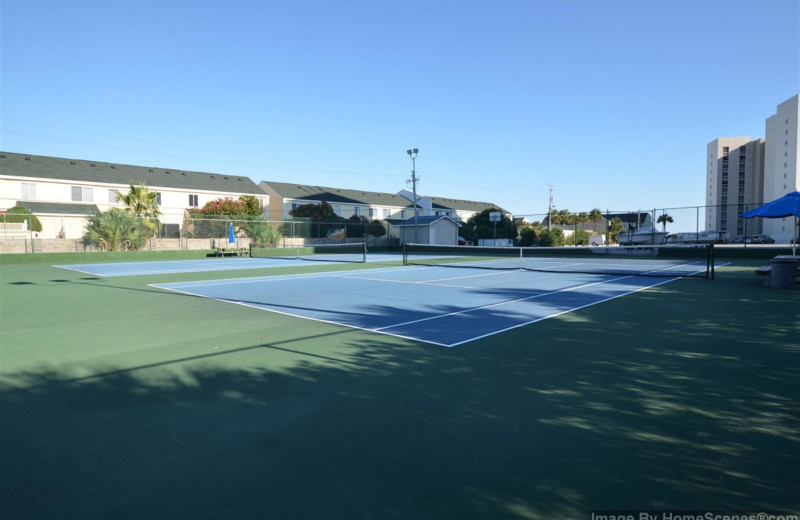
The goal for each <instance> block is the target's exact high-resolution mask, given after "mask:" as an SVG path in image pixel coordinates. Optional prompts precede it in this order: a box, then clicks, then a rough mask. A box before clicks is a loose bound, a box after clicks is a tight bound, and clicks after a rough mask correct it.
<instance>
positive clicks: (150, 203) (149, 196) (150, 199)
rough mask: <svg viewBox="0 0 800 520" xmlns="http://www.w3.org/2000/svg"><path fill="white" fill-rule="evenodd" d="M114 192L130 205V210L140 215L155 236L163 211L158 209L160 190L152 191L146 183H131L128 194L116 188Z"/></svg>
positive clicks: (121, 200) (118, 197)
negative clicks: (136, 184) (137, 184)
mask: <svg viewBox="0 0 800 520" xmlns="http://www.w3.org/2000/svg"><path fill="white" fill-rule="evenodd" d="M114 193H115V194H116V196H117V199H118V200H119V201H120V202H124V203H125V205H126V206H128V212H129V213H131V214H133V215H136V216H137V217H139V218H140V219H141V220H142V223H143V224H144V225H145V226H146V227H147V229H148V230H149V232H150V233H151V236H155V234H156V232H157V231H158V217H160V216H161V211H160V210H159V209H158V192H157V191H150V190H149V189H148V188H147V186H146V185H145V184H140V185H139V186H134V185H133V184H131V189H130V191H129V192H128V193H127V194H126V195H123V194H122V193H121V192H120V191H119V190H114Z"/></svg>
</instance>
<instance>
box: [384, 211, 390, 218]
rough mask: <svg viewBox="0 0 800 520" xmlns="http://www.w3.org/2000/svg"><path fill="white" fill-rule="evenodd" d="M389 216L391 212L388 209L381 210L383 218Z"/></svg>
mask: <svg viewBox="0 0 800 520" xmlns="http://www.w3.org/2000/svg"><path fill="white" fill-rule="evenodd" d="M391 216H392V210H390V209H385V210H383V218H389V217H391Z"/></svg>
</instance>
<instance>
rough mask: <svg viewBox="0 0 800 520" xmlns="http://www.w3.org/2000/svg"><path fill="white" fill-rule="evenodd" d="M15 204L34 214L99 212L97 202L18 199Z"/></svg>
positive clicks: (90, 213)
mask: <svg viewBox="0 0 800 520" xmlns="http://www.w3.org/2000/svg"><path fill="white" fill-rule="evenodd" d="M16 205H17V206H22V207H23V208H25V209H27V210H29V211H30V212H31V213H33V214H34V215H94V214H96V213H100V208H98V207H97V204H78V203H75V204H70V203H69V202H34V201H30V200H20V201H18V202H17V203H16Z"/></svg>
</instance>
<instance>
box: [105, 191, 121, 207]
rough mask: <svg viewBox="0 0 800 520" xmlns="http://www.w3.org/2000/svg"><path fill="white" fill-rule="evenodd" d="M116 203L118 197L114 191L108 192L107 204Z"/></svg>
mask: <svg viewBox="0 0 800 520" xmlns="http://www.w3.org/2000/svg"><path fill="white" fill-rule="evenodd" d="M117 202H119V196H118V195H117V194H116V192H115V191H114V190H108V203H109V204H116V203H117Z"/></svg>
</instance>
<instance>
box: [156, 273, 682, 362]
mask: <svg viewBox="0 0 800 520" xmlns="http://www.w3.org/2000/svg"><path fill="white" fill-rule="evenodd" d="M424 269H438V267H428V266H419V267H409V266H404V267H386V268H379V269H374V270H371V271H377V272H381V271H390V272H391V271H400V270H402V271H403V272H407V271H410V270H415V271H417V270H424ZM509 272H518V271H504V272H502V273H487V274H485V276H488V275H489V274H507V273H509ZM352 273H353V276H352V277H353V278H356V279H358V278H359V277H358V276H357V275H358V274H359V272H357V271H354V272H352ZM347 274H349V273H346V272H332V273H305V274H294V275H285V276H261V277H253V278H249V279H230V280H220V281H213V280H210V281H199V282H186V283H181V284H149V286H151V287H156V288H159V289H164V290H168V291H173V292H176V293H181V294H186V295H190V296H196V297H200V298H206V299H209V300H216V301H220V302H223V303H233V304H236V305H241V306H243V307H250V308H254V309H258V310H262V311H267V312H273V313H275V314H281V315H284V316H290V317H293V318H302V319H307V320H312V321H317V322H321V323H327V324H331V325H338V326H342V327H347V328H351V329H356V330H363V331H368V332H374V333H377V334H383V335H387V336H393V337H397V338H402V339H408V340H412V341H419V342H421V343H429V344H432V345H437V346H441V347H447V348H450V347H455V346H458V345H462V344H464V343H469V342H472V341H476V340H479V339H483V338H486V337H489V336H494V335H495V334H500V333H502V332H506V331H509V330H513V329H516V328H519V327H524V326H526V325H530V324H532V323H537V322H539V321H543V320H546V319H548V318H553V317H556V316H560V315H562V314H567V313H569V312H573V311H576V310H580V309H583V308H586V307H590V306H592V305H597V304H599V303H603V302H606V301H610V300H613V299H616V298H620V297H622V296H627V295H629V294H633V293H636V292H639V291H643V290H646V289H649V288H652V287H657V286H659V285H662V284H666V283H669V282H672V281H675V280H676V279H677V278H669V279H665V280H662V281H659V282H658V283H653V284H651V285H646V286H643V287H639V288H637V289H635V290H632V291H626V292H621V293H619V294H616V295H614V296H611V297H608V298H604V299H602V300H598V301H594V302H591V303H588V304H586V305H582V306H580V307H572V308H569V309H565V310H563V311H559V312H557V313H553V314H550V315H548V316H542V317H537V318H535V319H532V320H528V321H525V322H522V323H518V324H516V325H512V326H510V327H506V328H503V329H498V330H493V331H492V332H489V333H486V334H482V335H479V336H473V337H470V338H468V339H465V340H462V341H458V342H455V343H442V342H438V341H433V340H430V339H423V338H420V337H415V336H409V335H406V334H398V333H393V332H388V331H387V330H386V329H391V328H395V327H399V326H402V325H406V324H413V323H417V322H422V321H428V320H434V319H438V318H444V317H448V316H453V315H457V314H464V313H468V312H473V311H476V310H480V309H485V308H490V307H497V306H501V305H505V304H508V303H515V302H519V301H524V300H530V299H534V298H539V297H543V296H547V295H550V294H556V293H559V292H566V291H575V290H579V289H582V288H585V287H589V286H592V285H599V284H605V283H610V282H615V281H619V280H623V279H626V278H636V277H635V276H632V275H627V276H621V277H617V278H613V279H610V280H602V281H598V282H593V283H590V284H582V285H578V286H573V287H568V288H565V289H559V290H557V291H551V292H550V293H545V294H541V295H533V296H529V297H525V298H519V299H515V300H509V301H505V302H498V303H494V304H490V305H485V306H482V307H476V308H473V309H466V310H463V311H457V312H452V313H447V314H442V315H438V316H431V317H428V318H423V319H419V320H412V321H409V322H404V323H396V324H394V325H388V326H384V327H378V328H367V327H360V326H357V325H350V324H347V323H342V322H338V321H333V320H327V319H323V318H315V317H311V316H304V315H302V314H294V313H291V312H286V311H281V310H276V309H273V308H269V307H262V306H259V305H255V304H251V303H245V302H242V301H235V300H231V299H224V298H218V297H213V296H206V295H202V294H197V293H193V292H189V291H182V290H180V289H177V288H176V287H181V288H194V287H207V286H217V285H234V284H239V283H259V282H278V281H291V280H293V279H298V278H300V279H306V278H327V277H335V278H348V276H346V275H347ZM343 275H344V276H343ZM473 276H484V275H470V276H465V277H457V278H470V277H473ZM378 280H379V281H386V280H380V279H378ZM217 282H220V283H217ZM192 283H195V284H196V285H187V284H192ZM417 283H422V284H424V282H417ZM166 285H174V286H173V287H165V286H166ZM265 305H269V304H265Z"/></svg>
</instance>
